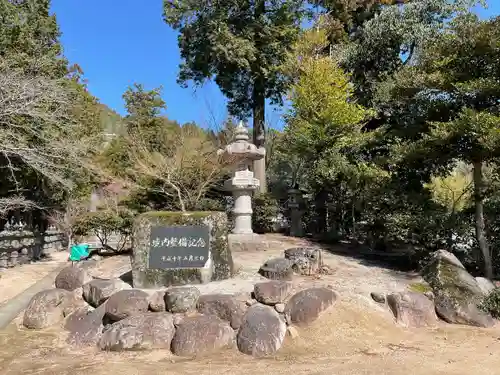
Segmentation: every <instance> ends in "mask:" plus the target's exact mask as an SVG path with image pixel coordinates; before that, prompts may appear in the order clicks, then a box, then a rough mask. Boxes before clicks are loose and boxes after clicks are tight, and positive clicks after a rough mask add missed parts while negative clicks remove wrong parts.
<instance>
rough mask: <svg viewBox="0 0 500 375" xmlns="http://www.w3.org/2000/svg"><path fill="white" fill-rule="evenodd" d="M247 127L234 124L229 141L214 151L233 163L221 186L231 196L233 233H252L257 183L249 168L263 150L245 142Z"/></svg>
mask: <svg viewBox="0 0 500 375" xmlns="http://www.w3.org/2000/svg"><path fill="white" fill-rule="evenodd" d="M249 139H250V137H249V135H248V129H247V128H246V127H245V126H244V125H243V122H240V124H239V125H238V126H237V127H236V129H235V131H234V136H233V142H232V143H230V144H229V145H227V146H226V147H225V148H224V149H223V150H219V151H218V155H220V156H222V157H223V158H224V159H225V160H226V161H228V162H229V163H231V164H232V165H233V177H232V178H230V179H229V180H226V181H225V183H224V188H225V189H226V190H228V191H232V193H233V197H234V208H233V217H234V228H233V231H232V232H233V233H234V234H252V233H253V230H252V213H253V211H252V194H253V192H254V191H255V190H256V189H257V188H258V187H259V186H260V181H259V180H258V179H256V178H255V177H254V174H253V172H252V171H251V170H250V169H249V167H250V166H251V165H252V164H253V161H254V160H259V159H262V158H263V157H264V156H265V154H266V151H265V149H264V148H257V146H255V145H254V144H253V143H250V141H249Z"/></svg>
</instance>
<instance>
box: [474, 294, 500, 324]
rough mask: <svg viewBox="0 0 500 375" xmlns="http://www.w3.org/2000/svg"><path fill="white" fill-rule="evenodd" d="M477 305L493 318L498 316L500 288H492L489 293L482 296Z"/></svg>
mask: <svg viewBox="0 0 500 375" xmlns="http://www.w3.org/2000/svg"><path fill="white" fill-rule="evenodd" d="M479 307H480V308H481V310H483V311H486V312H489V313H490V314H491V316H493V317H494V318H496V319H498V318H500V288H495V289H493V290H492V291H491V293H490V294H488V295H487V296H486V297H484V299H483V301H482V302H481V304H480V305H479Z"/></svg>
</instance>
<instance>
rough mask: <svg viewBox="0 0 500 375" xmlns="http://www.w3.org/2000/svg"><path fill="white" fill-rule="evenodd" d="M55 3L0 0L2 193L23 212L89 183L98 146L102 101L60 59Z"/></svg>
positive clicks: (44, 205) (58, 200)
mask: <svg viewBox="0 0 500 375" xmlns="http://www.w3.org/2000/svg"><path fill="white" fill-rule="evenodd" d="M49 8H50V1H48V0H41V1H34V0H25V1H7V0H1V1H0V14H2V17H1V18H0V51H1V52H0V97H1V99H0V128H1V131H0V169H2V170H3V171H4V175H3V177H4V178H3V179H2V181H1V185H0V195H1V196H2V199H3V201H4V202H7V201H9V199H10V200H11V201H10V202H11V203H12V202H17V204H22V205H20V206H19V205H18V208H21V209H22V208H32V209H36V210H39V209H43V208H47V207H48V206H54V205H58V204H59V203H61V202H62V201H63V200H64V195H65V192H67V191H68V190H72V189H74V188H75V187H77V186H79V185H80V184H81V183H82V182H85V183H88V182H89V181H90V180H91V179H92V178H91V177H90V176H91V175H92V174H95V173H93V172H95V165H94V163H93V160H92V156H93V155H94V154H95V151H96V149H97V148H98V146H99V145H100V132H99V131H97V132H96V131H95V130H96V129H97V130H99V129H98V128H99V113H98V110H97V109H96V104H97V102H96V100H95V98H93V97H92V96H91V95H90V94H88V92H86V90H85V87H84V86H83V85H82V82H81V81H80V78H81V72H80V71H79V69H78V67H74V68H71V67H68V64H67V61H66V59H64V57H63V56H62V54H61V46H60V44H59V41H58V37H59V29H58V26H57V22H56V19H55V16H53V15H50V14H49ZM91 171H92V172H91ZM61 188H62V189H61ZM19 198H22V199H19ZM63 205H64V204H63Z"/></svg>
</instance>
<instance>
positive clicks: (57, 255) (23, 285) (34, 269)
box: [0, 251, 69, 306]
mask: <svg viewBox="0 0 500 375" xmlns="http://www.w3.org/2000/svg"><path fill="white" fill-rule="evenodd" d="M67 262H68V253H67V252H65V251H61V252H54V253H52V254H50V259H47V260H42V261H39V262H34V263H30V264H23V265H22V266H18V267H14V268H8V269H6V270H4V271H2V273H1V274H0V306H1V305H2V303H4V302H5V301H7V300H9V299H11V298H13V297H15V296H16V295H18V294H19V293H21V292H22V291H23V290H26V289H27V288H29V287H30V286H32V285H33V284H35V283H36V282H37V281H40V280H41V279H43V278H44V277H45V276H47V275H48V274H49V273H51V272H52V271H54V270H55V269H57V268H58V267H60V266H62V265H64V264H65V263H67ZM68 264H69V263H68Z"/></svg>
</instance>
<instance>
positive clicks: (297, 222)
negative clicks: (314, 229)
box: [288, 185, 304, 237]
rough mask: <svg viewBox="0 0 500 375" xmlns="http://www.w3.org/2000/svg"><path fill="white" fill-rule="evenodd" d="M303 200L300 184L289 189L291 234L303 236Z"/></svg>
mask: <svg viewBox="0 0 500 375" xmlns="http://www.w3.org/2000/svg"><path fill="white" fill-rule="evenodd" d="M301 201H302V191H301V190H300V189H299V187H298V185H295V186H294V187H293V188H291V189H289V190H288V208H289V209H290V236H293V237H302V236H303V234H304V233H303V230H302V211H301V209H300V203H301Z"/></svg>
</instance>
